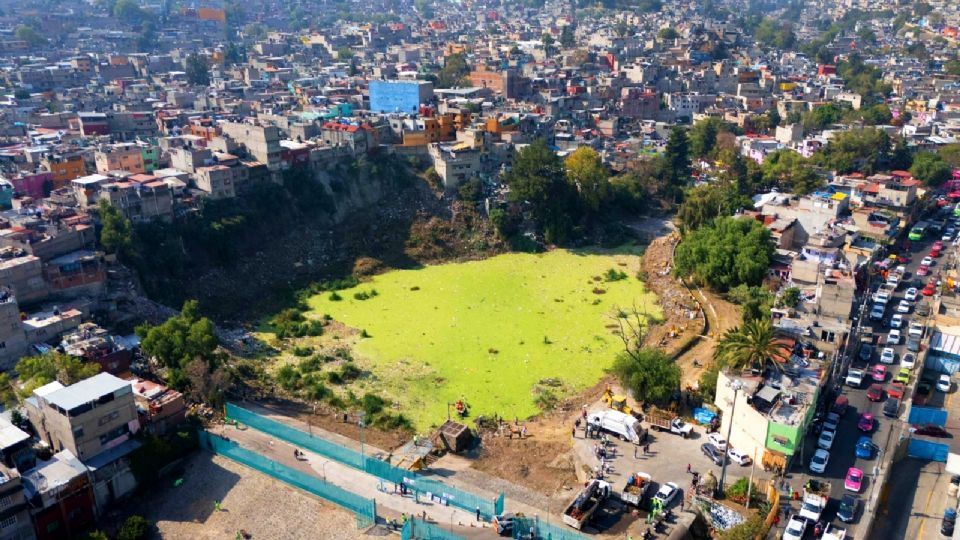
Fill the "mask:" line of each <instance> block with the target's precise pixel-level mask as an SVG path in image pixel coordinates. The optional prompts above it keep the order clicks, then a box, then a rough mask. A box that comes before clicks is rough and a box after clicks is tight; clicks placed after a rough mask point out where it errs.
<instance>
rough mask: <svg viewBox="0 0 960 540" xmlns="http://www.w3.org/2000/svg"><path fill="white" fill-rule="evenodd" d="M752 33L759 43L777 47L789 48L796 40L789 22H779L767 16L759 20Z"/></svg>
mask: <svg viewBox="0 0 960 540" xmlns="http://www.w3.org/2000/svg"><path fill="white" fill-rule="evenodd" d="M753 35H754V37H755V38H756V40H757V41H758V42H760V43H761V44H763V45H765V46H767V47H775V48H777V49H789V48H791V47H793V46H794V44H796V42H797V37H796V36H795V35H794V33H793V27H792V26H791V25H790V24H789V23H782V24H781V23H779V22H777V21H775V20H774V19H771V18H769V17H765V18H764V19H763V20H762V21H760V24H759V25H757V28H756V30H754V32H753Z"/></svg>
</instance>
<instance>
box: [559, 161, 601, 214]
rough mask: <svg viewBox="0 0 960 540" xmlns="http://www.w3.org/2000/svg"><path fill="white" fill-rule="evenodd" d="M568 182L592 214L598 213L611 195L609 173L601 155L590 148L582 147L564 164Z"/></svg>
mask: <svg viewBox="0 0 960 540" xmlns="http://www.w3.org/2000/svg"><path fill="white" fill-rule="evenodd" d="M564 165H565V166H566V170H567V181H569V182H570V183H571V184H573V186H574V187H575V188H576V189H577V191H578V192H579V194H580V200H581V201H582V202H583V204H584V206H586V208H587V210H588V211H590V212H596V211H598V210H599V209H600V205H601V204H603V203H604V202H606V200H607V199H608V197H609V195H610V181H609V176H610V174H609V172H608V171H607V168H606V166H605V165H604V164H603V160H602V159H600V154H598V153H597V151H596V150H594V149H593V148H590V147H589V146H581V147H580V148H577V149H576V150H574V151H573V153H571V154H570V155H569V156H567V159H566V161H565V162H564Z"/></svg>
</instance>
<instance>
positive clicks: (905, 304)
mask: <svg viewBox="0 0 960 540" xmlns="http://www.w3.org/2000/svg"><path fill="white" fill-rule="evenodd" d="M912 307H913V306H912V305H911V304H910V301H909V300H901V301H900V303H899V304H897V313H898V314H903V313H910V308H912ZM896 328H900V327H899V326H897V327H896Z"/></svg>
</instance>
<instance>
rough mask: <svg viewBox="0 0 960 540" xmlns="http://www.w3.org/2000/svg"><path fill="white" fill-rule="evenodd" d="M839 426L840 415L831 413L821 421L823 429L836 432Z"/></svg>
mask: <svg viewBox="0 0 960 540" xmlns="http://www.w3.org/2000/svg"><path fill="white" fill-rule="evenodd" d="M839 425H840V415H839V414H837V413H833V412H832V413H827V417H826V418H825V419H824V420H823V429H829V430H830V431H836V430H837V427H838V426H839Z"/></svg>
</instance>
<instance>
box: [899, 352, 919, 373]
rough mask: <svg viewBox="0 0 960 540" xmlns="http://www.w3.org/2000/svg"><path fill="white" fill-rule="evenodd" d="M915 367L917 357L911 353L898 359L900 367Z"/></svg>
mask: <svg viewBox="0 0 960 540" xmlns="http://www.w3.org/2000/svg"><path fill="white" fill-rule="evenodd" d="M916 365H917V355H915V354H913V353H907V354H905V355H903V356H902V357H900V367H902V368H907V369H913V367H914V366H916Z"/></svg>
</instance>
